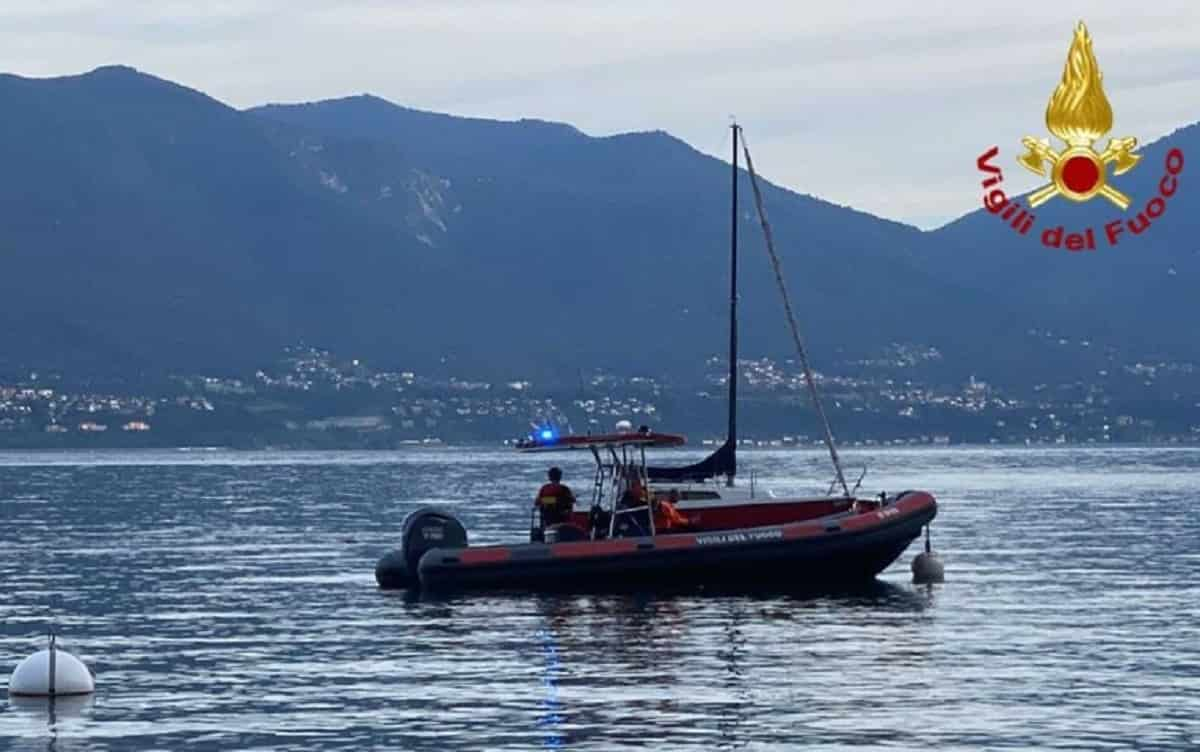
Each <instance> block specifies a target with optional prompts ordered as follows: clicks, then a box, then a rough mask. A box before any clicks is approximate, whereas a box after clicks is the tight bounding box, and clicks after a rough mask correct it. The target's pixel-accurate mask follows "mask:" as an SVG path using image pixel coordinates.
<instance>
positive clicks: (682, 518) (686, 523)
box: [654, 488, 692, 531]
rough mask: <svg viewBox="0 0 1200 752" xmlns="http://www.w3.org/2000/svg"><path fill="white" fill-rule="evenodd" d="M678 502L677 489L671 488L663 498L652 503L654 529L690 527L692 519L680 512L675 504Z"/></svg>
mask: <svg viewBox="0 0 1200 752" xmlns="http://www.w3.org/2000/svg"><path fill="white" fill-rule="evenodd" d="M678 502H679V490H678V489H675V488H672V489H671V491H670V492H669V493H668V494H667V498H665V499H657V500H656V501H655V503H654V529H655V530H656V531H658V530H680V529H682V528H686V527H690V526H691V524H692V521H691V520H690V519H688V518H687V516H686V515H685V514H683V513H682V512H680V511H679V510H678V509H677V508H676V507H675V505H676V504H677V503H678Z"/></svg>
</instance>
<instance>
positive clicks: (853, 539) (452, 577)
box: [380, 492, 937, 591]
mask: <svg viewBox="0 0 1200 752" xmlns="http://www.w3.org/2000/svg"><path fill="white" fill-rule="evenodd" d="M936 514H937V503H936V501H934V499H933V497H932V496H931V495H929V494H926V493H923V492H910V493H909V494H905V495H903V496H902V497H901V498H900V499H899V500H898V501H897V502H896V503H895V504H892V505H889V506H887V507H883V508H882V509H876V510H872V511H868V512H864V513H862V514H859V515H855V516H852V517H848V518H843V519H840V520H837V521H836V522H815V523H813V522H808V523H793V524H788V525H779V526H771V527H764V528H748V529H743V530H726V531H718V532H710V533H698V534H684V535H662V536H656V537H647V538H622V539H617V540H608V541H583V542H578V543H559V544H551V545H546V544H524V545H519V546H485V547H478V548H469V547H468V548H455V549H448V548H435V549H432V550H430V551H427V552H426V553H425V554H424V555H423V556H422V557H421V559H420V563H419V565H418V567H417V569H418V578H419V584H420V587H422V588H423V589H426V590H457V589H520V590H560V591H561V590H572V589H595V588H616V589H625V588H631V587H633V588H636V587H640V586H643V585H647V586H649V585H661V584H663V583H669V584H676V585H682V584H698V585H714V586H721V587H739V586H740V587H746V588H752V587H756V586H760V585H763V584H767V583H770V584H775V585H781V586H787V587H793V588H818V587H823V586H827V585H834V584H840V583H847V582H856V581H864V580H870V579H872V578H874V577H875V576H876V575H878V574H879V573H880V572H882V571H883V570H884V569H886V568H887V567H888V566H889V565H890V564H892V562H894V561H895V560H896V559H897V558H898V557H899V556H900V555H901V554H902V553H903V552H904V550H905V549H906V548H907V547H908V546H909V544H910V543H912V541H913V540H914V539H915V538H917V537H918V536H919V535H920V533H921V529H922V527H924V526H925V525H926V524H928V523H929V522H930V521H931V520H933V518H934V517H935V516H936ZM380 583H381V585H382V584H383V579H382V578H381V579H380Z"/></svg>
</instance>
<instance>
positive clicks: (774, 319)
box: [0, 68, 1200, 384]
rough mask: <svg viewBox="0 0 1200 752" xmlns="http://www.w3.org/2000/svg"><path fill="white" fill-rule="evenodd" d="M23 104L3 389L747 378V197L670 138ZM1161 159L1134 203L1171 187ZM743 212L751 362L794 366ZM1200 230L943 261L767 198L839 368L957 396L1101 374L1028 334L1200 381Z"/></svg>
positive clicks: (838, 215) (71, 81)
mask: <svg viewBox="0 0 1200 752" xmlns="http://www.w3.org/2000/svg"><path fill="white" fill-rule="evenodd" d="M0 96H2V97H3V98H4V101H5V102H6V103H7V105H8V107H7V109H6V117H5V119H4V120H3V122H2V123H0V136H2V138H0V157H3V159H4V164H5V165H6V166H7V167H8V168H9V174H8V178H9V179H8V180H6V181H5V183H4V184H3V186H0V212H2V213H3V216H4V219H5V221H4V222H3V223H0V253H2V254H3V257H4V259H5V269H6V273H5V274H4V275H0V294H2V295H3V296H4V299H5V301H6V303H7V305H5V306H4V307H3V309H0V369H10V370H12V369H17V368H29V367H49V368H59V369H69V370H73V371H76V372H84V373H97V374H109V375H125V376H128V375H138V374H143V375H153V374H161V373H165V372H168V371H178V370H190V371H201V372H209V373H215V374H219V373H230V372H233V371H237V370H244V369H247V368H254V367H256V366H257V365H259V364H262V363H264V362H266V361H269V360H271V359H272V358H273V357H274V356H275V355H276V354H277V353H278V352H279V351H280V349H281V348H282V347H283V346H285V345H288V344H293V343H296V342H301V341H303V342H309V343H312V344H317V345H320V346H323V347H327V348H330V349H331V350H334V351H336V352H338V353H341V354H345V355H347V356H349V355H354V356H356V357H362V358H366V359H370V360H372V361H374V362H375V363H378V364H380V365H390V366H403V367H408V368H413V369H418V370H421V369H441V370H443V371H447V372H458V373H462V374H472V375H482V376H491V377H501V378H503V377H509V376H534V377H538V378H541V379H543V380H546V381H551V382H553V381H556V380H557V381H558V382H560V383H563V384H570V383H573V382H574V380H575V379H577V378H578V372H579V370H580V369H586V368H591V367H597V366H600V367H605V368H609V369H612V370H615V371H618V372H626V373H634V372H638V371H651V372H653V373H656V374H659V375H667V376H670V377H671V378H674V379H676V380H678V381H682V382H688V381H689V380H691V379H695V380H697V381H698V380H699V379H700V373H699V365H700V364H701V363H702V362H703V359H704V358H705V357H707V356H710V355H714V354H721V353H722V352H723V351H724V346H725V345H724V343H725V338H726V336H727V333H726V330H725V310H726V306H727V290H726V286H727V276H726V275H727V274H728V269H727V267H728V256H727V254H728V234H729V228H728V221H729V219H728V217H729V209H728V190H729V185H728V183H729V167H728V165H727V164H725V163H723V162H721V161H720V160H716V159H713V158H711V157H708V156H706V155H703V154H701V153H699V152H697V151H695V150H694V149H692V148H691V147H689V146H688V145H686V144H684V143H683V142H681V141H679V140H678V139H675V138H673V137H671V136H669V135H667V134H665V133H661V132H653V133H635V134H624V135H619V136H613V137H606V138H593V137H590V136H587V135H586V134H583V133H581V132H579V131H578V130H576V129H574V128H571V127H570V126H566V125H562V124H555V123H546V122H542V121H535V120H523V121H518V122H497V121H489V120H478V119H468V118H457V117H452V116H449V115H440V114H434V113H426V112H419V111H415V110H410V109H406V108H403V107H399V106H396V105H393V104H390V103H388V102H385V101H383V100H381V99H377V98H374V97H369V96H362V97H352V98H348V99H340V100H333V101H327V102H319V103H314V104H305V105H271V106H266V107H261V108H256V109H253V110H250V111H246V112H239V111H236V110H233V109H231V108H229V107H227V106H225V105H223V104H221V103H220V102H217V101H215V100H213V99H211V98H209V97H207V96H205V95H203V94H201V93H199V92H196V91H193V90H190V89H187V88H184V87H181V86H178V85H175V84H172V83H169V82H166V81H162V80H160V79H156V78H154V77H151V76H147V75H145V74H142V73H138V72H137V71H134V70H132V69H129V68H102V69H99V70H96V71H93V72H92V73H88V74H85V75H81V76H72V77H65V78H55V79H42V80H33V79H24V78H18V77H14V76H4V77H0ZM750 128H751V131H752V124H751V125H750ZM1177 135H1178V136H1179V138H1180V139H1183V140H1185V141H1186V142H1187V143H1189V144H1190V143H1192V142H1193V141H1195V140H1196V138H1197V136H1196V129H1195V128H1191V129H1189V130H1187V131H1185V132H1181V134H1177ZM1173 138H1174V137H1173ZM1187 148H1188V149H1189V150H1193V151H1196V153H1198V154H1200V150H1194V149H1191V147H1187ZM1146 154H1147V157H1146V159H1145V161H1144V162H1143V164H1142V165H1141V166H1140V167H1139V168H1138V169H1137V170H1136V171H1135V173H1136V174H1133V173H1131V175H1130V176H1129V186H1130V187H1129V190H1130V192H1132V193H1134V194H1135V195H1137V196H1144V195H1147V190H1148V189H1146V188H1145V187H1144V186H1143V185H1142V183H1139V182H1137V181H1145V184H1146V185H1150V184H1152V182H1153V181H1156V179H1157V178H1156V176H1157V175H1158V173H1159V171H1160V170H1159V164H1160V163H1161V156H1156V155H1155V153H1154V148H1151V149H1147V150H1146ZM1012 156H1015V150H1014V151H1013V153H1012V154H1011V155H1010V154H1009V153H1006V158H1008V159H1011V157H1012ZM1006 169H1007V165H1006ZM1012 169H1018V168H1017V167H1016V165H1015V164H1013V166H1012ZM1185 178H1186V174H1185ZM1184 183H1185V186H1184V187H1185V188H1186V187H1187V181H1186V179H1185V181H1184ZM742 188H743V190H744V194H743V195H744V197H745V200H744V202H743V204H742V213H741V224H740V231H741V235H742V242H743V249H744V254H743V264H742V273H743V279H744V284H743V287H742V301H743V304H742V312H743V319H742V323H743V327H742V334H743V337H742V340H743V347H744V352H745V353H747V354H775V355H786V354H787V352H788V346H787V339H786V330H785V327H784V324H783V320H782V316H781V309H780V305H779V302H778V295H777V294H776V292H775V290H774V287H773V282H772V281H771V278H770V276H769V270H768V265H767V262H766V260H765V256H764V254H763V251H762V240H761V234H760V232H759V230H758V225H757V221H756V219H755V218H754V215H753V212H752V210H751V204H750V203H749V200H748V197H749V186H748V183H747V181H746V178H745V176H744V175H743V176H742ZM1196 201H1200V192H1194V191H1185V190H1181V191H1180V195H1179V197H1178V198H1177V199H1175V200H1173V201H1172V203H1171V206H1170V210H1169V211H1168V213H1167V216H1166V218H1165V219H1164V222H1163V226H1162V227H1161V228H1159V227H1156V228H1155V232H1153V233H1151V237H1150V239H1149V242H1150V245H1147V246H1145V247H1141V248H1139V247H1136V246H1135V245H1134V244H1133V243H1130V246H1129V248H1128V249H1127V248H1125V247H1124V246H1123V247H1122V248H1121V249H1120V250H1119V252H1109V253H1097V254H1094V255H1093V256H1092V257H1090V258H1075V257H1069V256H1068V255H1067V254H1065V253H1063V252H1059V254H1052V253H1050V252H1045V251H1041V250H1040V249H1039V248H1037V246H1036V244H1029V243H1026V244H1022V245H1019V246H1018V245H1015V244H1012V243H1011V242H1009V241H1010V240H1011V238H1010V237H1009V236H1008V235H1007V234H1006V232H1005V231H1004V230H1003V228H1001V227H996V226H995V225H997V224H998V221H997V220H996V219H995V218H994V217H992V216H990V215H986V214H984V215H980V214H978V213H977V214H975V215H971V216H969V217H967V218H965V219H963V220H961V221H959V222H957V223H954V224H952V225H950V226H948V227H946V228H943V229H942V230H940V231H938V232H935V233H921V232H920V231H918V230H916V229H915V228H912V227H909V226H906V225H902V224H898V223H895V222H891V221H887V220H883V219H879V218H877V217H873V216H871V215H869V214H865V213H863V212H858V211H854V210H851V209H847V208H844V207H839V206H835V205H833V204H830V203H828V202H824V201H821V200H820V199H817V198H813V197H810V196H804V195H799V194H796V193H793V192H791V191H787V190H784V189H781V188H777V187H774V186H767V190H766V202H767V207H768V212H769V214H770V216H771V219H772V222H773V224H774V226H775V230H776V233H777V236H778V241H779V245H780V248H781V251H782V253H783V255H784V263H785V265H786V272H787V274H788V276H789V282H790V284H791V286H792V289H793V293H794V295H795V296H796V298H797V302H798V306H799V309H800V310H799V313H800V315H801V316H802V318H803V319H804V325H805V329H806V333H807V335H808V336H809V338H810V340H811V343H812V347H813V350H814V356H815V358H816V360H817V362H818V364H827V363H832V362H834V361H835V360H845V359H852V358H856V357H863V356H866V355H878V354H879V353H880V352H882V351H883V350H884V349H885V348H886V347H887V345H888V344H889V343H892V342H915V343H922V344H927V345H933V346H937V347H938V348H939V349H941V350H942V351H943V353H944V354H945V358H943V359H942V360H940V361H938V366H937V367H938V369H939V371H938V373H937V374H935V375H936V376H938V377H939V378H943V379H946V380H957V379H963V378H965V376H966V375H968V374H970V373H980V374H985V375H987V376H988V377H997V378H1010V379H1022V380H1028V379H1031V378H1040V376H1041V375H1043V374H1046V373H1053V374H1060V375H1061V374H1064V373H1065V374H1069V373H1072V372H1076V371H1078V372H1081V373H1088V372H1090V370H1089V369H1092V368H1093V367H1094V366H1095V365H1096V364H1098V363H1102V362H1103V358H1102V356H1101V354H1099V353H1097V354H1096V356H1095V358H1094V361H1095V362H1093V359H1092V357H1091V356H1090V355H1087V354H1084V355H1082V356H1081V355H1080V354H1079V353H1077V352H1074V351H1072V352H1071V353H1066V352H1064V351H1062V350H1061V349H1060V348H1055V347H1053V346H1052V345H1049V344H1046V343H1044V341H1043V339H1041V338H1034V337H1031V336H1030V335H1029V334H1028V332H1029V330H1030V329H1031V328H1035V327H1042V328H1051V329H1055V330H1056V331H1057V330H1064V331H1068V330H1069V331H1077V332H1079V333H1086V334H1088V336H1095V337H1098V338H1101V339H1103V340H1104V342H1105V343H1106V344H1109V345H1111V346H1115V347H1121V348H1125V349H1127V350H1129V351H1131V352H1133V351H1138V350H1139V348H1143V347H1145V348H1150V349H1154V350H1155V351H1162V352H1170V353H1182V354H1188V353H1193V352H1194V348H1195V343H1194V342H1192V341H1191V338H1190V337H1189V336H1188V335H1187V332H1188V327H1187V326H1186V324H1185V323H1184V322H1187V321H1188V317H1189V316H1194V315H1195V312H1194V311H1193V310H1192V308H1193V307H1194V306H1196V305H1197V303H1196V302H1195V298H1194V296H1193V297H1189V296H1186V295H1183V294H1180V293H1179V291H1180V289H1182V287H1183V285H1184V284H1186V280H1188V279H1194V278H1195V277H1194V271H1195V263H1196V262H1195V260H1194V256H1195V254H1192V253H1191V251H1192V250H1193V249H1191V248H1190V247H1189V246H1188V243H1190V242H1191V240H1190V239H1191V238H1192V237H1194V234H1189V232H1188V231H1189V230H1191V229H1192V225H1191V223H1192V222H1194V221H1196V220H1195V212H1194V211H1190V210H1189V207H1190V206H1194V205H1195V203H1196ZM1072 208H1075V207H1072ZM1092 209H1093V210H1095V211H1097V212H1099V213H1100V214H1105V211H1104V208H1103V207H1092ZM1042 214H1044V217H1043V218H1042V219H1041V222H1042V223H1044V222H1046V221H1049V220H1050V217H1051V216H1053V209H1052V208H1051V207H1047V211H1045V212H1043V213H1042ZM1187 254H1191V255H1190V256H1188V258H1191V259H1192V260H1191V261H1188V260H1186V259H1184V258H1183V256H1185V255H1187ZM1168 257H1169V258H1170V259H1171V261H1170V262H1167V261H1166V259H1167V258H1168ZM1171 268H1173V269H1174V270H1175V274H1174V275H1171V274H1170V269H1171ZM1188 275H1192V276H1188ZM1147 293H1149V294H1147ZM1131 309H1137V310H1136V312H1131ZM1114 310H1117V311H1119V315H1115V314H1114V313H1113V311H1114ZM1114 318H1118V319H1120V321H1121V323H1120V324H1119V325H1114V326H1106V325H1105V324H1104V323H1103V322H1105V321H1106V320H1111V319H1114ZM1171 322H1174V325H1172V323H1171ZM1147 328H1151V329H1153V332H1147V331H1146V329H1147Z"/></svg>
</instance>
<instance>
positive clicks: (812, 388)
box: [735, 128, 850, 496]
mask: <svg viewBox="0 0 1200 752" xmlns="http://www.w3.org/2000/svg"><path fill="white" fill-rule="evenodd" d="M737 135H740V136H741V137H742V152H743V153H744V154H745V155H746V171H747V172H748V173H749V174H750V187H751V188H752V189H754V206H755V208H756V209H757V210H758V221H759V223H760V224H761V225H762V229H763V238H764V239H765V240H766V241H767V243H766V245H767V253H768V255H770V257H771V267H772V269H774V271H775V282H776V283H777V284H778V285H779V294H780V295H781V296H783V309H784V311H785V312H786V313H787V319H788V325H789V326H790V327H791V330H792V341H793V342H794V343H795V345H796V354H797V355H798V356H799V358H800V367H801V368H802V369H803V370H804V383H806V384H807V385H808V394H809V396H810V397H811V398H812V403H813V407H814V408H815V409H816V411H817V416H818V417H819V418H820V419H821V427H822V428H823V429H825V446H826V447H828V448H829V459H831V460H833V470H834V472H835V473H837V482H838V484H840V485H841V487H842V491H844V492H845V494H846V496H850V487H849V486H848V485H846V475H845V473H843V472H842V462H841V460H839V459H838V453H837V445H836V444H834V442H833V431H832V430H831V429H830V428H829V419H828V418H827V417H825V408H824V407H823V406H822V404H821V396H820V394H818V393H817V382H816V380H814V379H813V373H812V369H811V368H809V366H808V355H806V354H805V351H804V339H803V337H801V336H800V327H798V326H796V315H795V313H793V312H792V301H791V298H790V297H788V291H787V285H786V284H784V281H783V268H782V267H781V266H780V264H779V256H778V255H776V253H775V240H774V237H773V236H772V235H771V224H770V223H769V222H768V221H767V210H766V209H765V208H763V201H762V192H761V191H759V189H758V176H757V175H756V174H755V172H754V162H753V160H751V159H750V145H749V144H748V143H746V132H745V130H743V129H741V128H739V129H738V132H737V133H735V137H736V136H737Z"/></svg>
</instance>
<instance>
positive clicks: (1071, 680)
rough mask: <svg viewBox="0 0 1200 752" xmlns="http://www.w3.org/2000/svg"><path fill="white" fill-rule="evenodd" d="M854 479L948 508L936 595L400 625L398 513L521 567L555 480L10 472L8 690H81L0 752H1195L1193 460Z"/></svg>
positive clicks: (22, 711)
mask: <svg viewBox="0 0 1200 752" xmlns="http://www.w3.org/2000/svg"><path fill="white" fill-rule="evenodd" d="M845 455H846V457H845V459H846V462H847V464H848V465H850V466H852V467H856V466H860V465H862V464H863V463H867V464H869V466H870V474H869V475H868V476H867V480H866V481H865V483H864V490H865V491H867V492H878V491H879V490H884V489H886V490H887V491H889V492H894V491H900V490H903V489H906V488H923V489H926V490H929V491H932V492H933V493H934V494H936V495H937V496H938V498H939V500H940V502H941V510H940V514H939V516H938V519H937V520H936V522H935V523H934V526H933V542H934V546H935V548H937V549H939V550H940V551H941V553H942V555H943V557H944V559H945V561H946V564H947V583H946V584H945V585H941V586H934V587H928V588H927V587H918V586H914V585H912V584H910V574H909V570H908V566H909V563H910V561H911V559H912V556H913V555H915V553H916V552H917V547H916V546H915V545H914V547H913V548H912V549H910V550H909V552H907V553H906V554H905V555H904V556H903V557H902V558H901V560H900V561H898V562H897V563H896V564H895V565H893V566H892V568H890V569H889V570H888V571H886V572H885V573H884V574H883V575H882V576H881V578H880V580H879V583H878V584H877V585H876V586H874V587H870V588H864V589H862V590H861V591H858V592H852V593H840V594H831V595H825V596H808V597H801V596H797V595H789V594H771V593H758V594H755V595H754V596H752V597H750V596H730V595H713V594H705V593H702V592H693V593H682V594H679V593H677V594H673V595H655V594H644V595H611V596H608V595H588V596H578V597H571V596H557V597H547V596H532V595H530V596H519V595H509V596H502V597H501V596H492V595H473V596H467V597H455V598H451V599H443V600H413V599H411V598H405V597H404V596H402V595H401V594H397V593H384V592H380V591H379V590H378V589H377V588H376V587H375V582H374V577H373V568H374V564H375V561H376V559H377V558H378V557H379V555H381V554H382V553H384V552H385V551H386V550H387V549H389V548H391V547H393V546H394V545H395V544H396V542H397V540H396V539H397V535H396V533H397V531H398V529H399V525H400V521H401V519H402V518H403V517H404V515H405V513H406V512H407V511H409V510H411V509H413V508H414V507H416V506H417V505H419V504H427V503H436V504H439V505H443V506H448V507H453V508H454V509H455V510H456V512H457V513H458V514H459V515H460V516H461V518H462V519H463V520H464V522H465V523H466V524H467V527H468V530H469V531H470V533H471V536H472V541H473V542H499V541H503V540H511V539H520V538H522V537H523V536H525V535H526V532H527V512H526V509H527V505H528V503H529V501H530V497H531V495H532V494H533V492H534V490H535V489H536V488H537V486H538V484H539V483H540V482H541V479H542V474H543V472H544V468H545V460H546V458H545V457H544V456H542V457H539V456H534V457H530V456H520V455H515V454H514V453H512V452H508V451H502V450H491V449H488V450H463V449H457V450H456V449H434V450H427V449H414V450H412V451H404V452H395V453H365V452H364V453H353V452H345V453H233V452H207V451H193V452H182V451H169V452H128V453H126V452H111V453H11V452H10V453H0V674H2V675H3V676H4V677H5V678H4V679H0V681H3V682H5V684H6V683H7V678H6V677H7V675H8V673H9V672H10V671H11V670H12V668H13V667H14V666H15V665H16V663H17V662H18V661H19V660H20V659H21V658H23V657H24V656H26V655H28V654H30V653H31V652H33V651H34V650H36V649H38V648H40V647H42V646H43V645H44V634H45V632H46V629H47V626H48V625H50V624H54V625H56V627H57V630H58V631H59V633H60V634H61V640H62V646H63V647H64V648H65V649H68V650H71V651H72V652H75V653H76V654H77V655H79V656H80V657H82V658H84V659H85V660H86V661H87V662H88V663H89V664H90V665H91V666H92V667H93V669H94V670H95V671H96V673H97V689H98V691H97V694H96V696H95V697H94V699H92V700H89V701H86V702H84V703H82V705H81V706H80V705H79V704H78V703H67V702H65V701H60V702H58V703H56V707H55V711H54V715H53V718H51V716H50V714H49V712H48V708H47V705H46V703H45V702H40V701H34V702H29V701H18V700H17V699H16V698H9V697H4V698H2V699H0V748H2V749H22V750H24V749H30V750H42V749H56V750H76V749H78V750H106V749H111V750H135V749H136V750H143V749H169V750H179V749H237V750H251V749H253V750H284V749H297V750H298V749H326V750H332V749H347V750H349V749H353V750H364V749H375V748H378V749H397V750H398V749H421V750H442V749H465V748H474V749H534V748H539V747H550V748H563V749H620V748H639V749H644V748H653V749H684V750H711V749H726V748H737V749H774V748H779V749H786V748H794V747H797V746H801V745H803V746H806V747H812V748H823V749H846V748H869V749H870V748H883V747H886V748H897V749H939V750H942V749H981V748H988V749H997V748H1012V749H1087V750H1095V749H1197V748H1200V626H1198V624H1200V584H1198V581H1200V523H1198V522H1197V519H1198V517H1200V510H1198V508H1197V496H1198V491H1200V450H1197V449H1137V448H1129V449H1094V450H1093V449H1087V450H1085V449H1062V448H1056V449H1037V448H1032V449H954V448H951V449H937V450H878V451H872V452H865V451H847V452H845ZM687 456H688V457H698V456H699V454H698V453H691V454H689V455H687ZM567 459H569V460H571V461H570V462H567V463H564V468H565V469H566V470H567V480H568V481H569V482H572V481H573V482H574V483H575V484H576V486H577V488H586V487H587V481H588V479H589V474H588V472H587V464H585V463H583V462H579V461H575V458H567ZM743 467H744V468H747V469H749V468H753V469H754V471H755V473H756V476H757V483H758V485H759V486H760V487H764V488H769V489H774V490H778V491H787V492H807V493H811V492H823V491H824V490H825V489H826V488H827V486H828V482H829V476H830V473H829V471H828V468H827V466H826V463H825V462H824V458H823V455H822V454H821V453H819V452H816V451H808V450H803V451H775V450H772V451H756V452H748V453H746V454H745V456H744V457H743ZM854 474H855V475H857V473H856V472H855V473H854Z"/></svg>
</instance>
